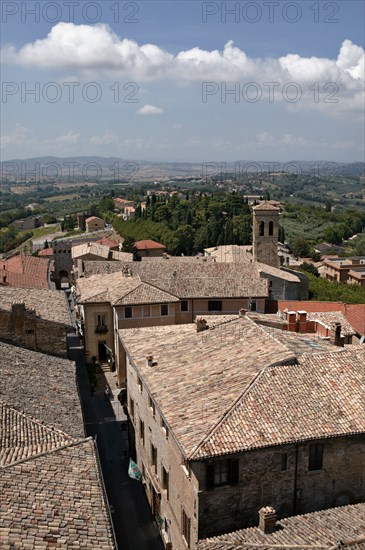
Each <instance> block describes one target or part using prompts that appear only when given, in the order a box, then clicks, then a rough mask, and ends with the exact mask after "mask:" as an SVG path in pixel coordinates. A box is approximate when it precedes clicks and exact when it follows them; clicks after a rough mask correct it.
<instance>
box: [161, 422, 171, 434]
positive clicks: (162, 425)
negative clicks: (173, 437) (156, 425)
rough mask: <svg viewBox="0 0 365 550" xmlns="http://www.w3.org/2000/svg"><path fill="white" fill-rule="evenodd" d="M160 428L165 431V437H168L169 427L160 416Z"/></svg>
mask: <svg viewBox="0 0 365 550" xmlns="http://www.w3.org/2000/svg"><path fill="white" fill-rule="evenodd" d="M161 428H162V431H163V432H165V435H166V438H168V437H169V429H168V427H167V424H166V422H165V421H164V419H163V418H161Z"/></svg>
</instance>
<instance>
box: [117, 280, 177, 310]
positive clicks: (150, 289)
mask: <svg viewBox="0 0 365 550" xmlns="http://www.w3.org/2000/svg"><path fill="white" fill-rule="evenodd" d="M178 301H179V298H177V297H176V296H172V294H169V293H168V292H164V291H163V290H160V289H159V288H156V287H154V286H153V285H150V284H148V283H143V282H141V283H140V284H139V285H138V286H137V287H136V288H134V289H133V290H131V291H130V292H128V293H127V294H125V295H124V296H123V297H122V298H120V299H116V300H115V301H113V304H114V305H133V304H163V303H166V304H167V303H173V302H178Z"/></svg>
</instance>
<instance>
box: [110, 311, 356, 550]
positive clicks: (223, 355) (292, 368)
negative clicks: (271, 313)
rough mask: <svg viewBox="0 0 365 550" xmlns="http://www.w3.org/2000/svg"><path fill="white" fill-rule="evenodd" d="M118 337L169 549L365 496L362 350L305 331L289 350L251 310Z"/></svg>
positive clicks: (137, 450) (147, 481)
mask: <svg viewBox="0 0 365 550" xmlns="http://www.w3.org/2000/svg"><path fill="white" fill-rule="evenodd" d="M206 323H207V325H208V327H209V328H208V327H207V325H206ZM119 335H120V339H121V342H122V344H123V348H124V349H125V352H126V358H125V361H126V369H127V392H128V410H129V419H130V441H131V454H132V457H133V458H134V459H135V460H136V462H137V464H138V465H139V467H140V468H141V470H142V473H143V483H144V486H145V490H146V493H147V497H148V499H149V502H150V505H151V509H152V513H153V515H154V516H155V517H156V519H157V523H158V524H159V525H160V529H161V534H162V537H163V539H164V542H165V545H166V547H169V548H174V549H175V548H179V549H180V548H184V547H187V548H195V545H196V544H197V542H198V541H199V540H200V539H205V538H207V537H209V536H213V535H218V534H221V533H225V532H228V531H233V530H236V529H242V528H244V527H249V526H252V525H256V524H257V514H258V510H259V509H261V508H262V507H266V506H271V507H273V508H274V509H275V510H276V513H277V517H278V518H279V519H280V518H283V517H287V516H291V515H296V514H303V513H307V512H312V511H315V510H321V509H325V508H329V507H332V506H338V505H342V504H349V503H351V504H352V503H356V502H361V501H363V500H364V499H365V487H364V484H363V483H362V476H363V472H364V466H365V458H364V457H365V453H364V451H365V436H364V434H365V378H364V368H365V367H364V365H365V351H364V350H361V349H360V348H357V349H356V350H355V348H351V349H352V351H348V350H346V351H344V350H343V348H339V347H331V346H330V345H329V344H327V346H328V349H331V350H333V351H332V352H328V351H327V352H326V351H324V348H321V346H320V345H319V347H318V348H316V346H314V345H313V346H312V344H311V342H310V336H309V335H305V334H304V335H295V338H296V339H297V341H298V342H299V341H300V340H302V347H303V349H304V351H305V353H303V352H302V347H301V346H299V348H298V344H295V345H293V346H292V349H291V350H290V347H289V346H287V345H285V343H282V342H280V341H279V340H278V339H277V338H276V337H275V336H272V335H271V334H270V333H268V332H267V331H266V330H264V328H261V327H259V326H257V325H255V323H253V321H251V320H250V319H248V318H247V316H243V317H241V318H239V319H234V320H229V319H228V320H227V319H225V320H223V319H222V318H220V319H219V318H216V317H215V318H212V319H206V322H204V319H198V321H197V325H196V327H194V325H191V324H190V325H181V326H179V327H177V326H166V327H154V328H144V329H136V330H121V331H119ZM293 337H294V335H291V338H293ZM313 343H314V342H313ZM297 349H301V352H300V355H298V353H297V352H295V350H297Z"/></svg>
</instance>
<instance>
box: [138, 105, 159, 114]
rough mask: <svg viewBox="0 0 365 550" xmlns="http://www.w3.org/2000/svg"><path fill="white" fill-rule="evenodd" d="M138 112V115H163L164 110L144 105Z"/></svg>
mask: <svg viewBox="0 0 365 550" xmlns="http://www.w3.org/2000/svg"><path fill="white" fill-rule="evenodd" d="M136 112H137V115H162V113H163V112H164V110H163V109H161V108H160V107H155V106H154V105H144V106H143V107H141V108H140V109H138V111H136Z"/></svg>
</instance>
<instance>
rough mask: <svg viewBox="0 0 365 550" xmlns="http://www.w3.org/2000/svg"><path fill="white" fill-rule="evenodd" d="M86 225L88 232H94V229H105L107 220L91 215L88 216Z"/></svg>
mask: <svg viewBox="0 0 365 550" xmlns="http://www.w3.org/2000/svg"><path fill="white" fill-rule="evenodd" d="M85 226H86V231H87V233H92V232H93V231H100V230H101V229H104V227H105V222H104V220H103V219H102V218H98V217H97V216H90V217H89V218H86V220H85Z"/></svg>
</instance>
